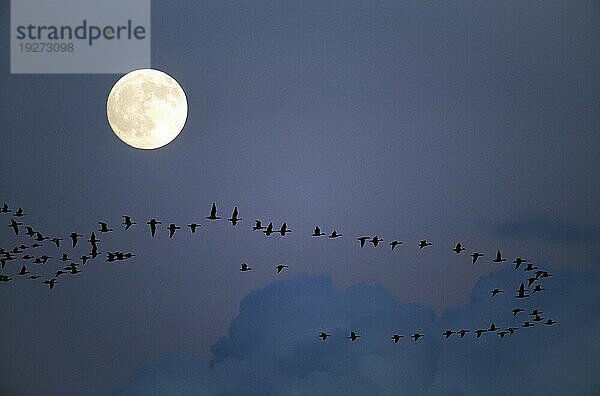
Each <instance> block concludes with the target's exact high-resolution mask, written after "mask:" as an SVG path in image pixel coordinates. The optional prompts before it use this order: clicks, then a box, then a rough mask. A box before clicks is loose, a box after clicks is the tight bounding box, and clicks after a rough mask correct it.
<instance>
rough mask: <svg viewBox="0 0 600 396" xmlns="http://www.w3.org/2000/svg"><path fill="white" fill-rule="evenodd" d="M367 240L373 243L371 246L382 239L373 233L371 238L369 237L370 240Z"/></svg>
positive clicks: (377, 243)
mask: <svg viewBox="0 0 600 396" xmlns="http://www.w3.org/2000/svg"><path fill="white" fill-rule="evenodd" d="M369 242H371V243H372V244H373V246H375V247H377V245H379V242H383V239H381V238H379V237H378V236H377V235H375V236H374V237H373V238H371V240H370V241H369Z"/></svg>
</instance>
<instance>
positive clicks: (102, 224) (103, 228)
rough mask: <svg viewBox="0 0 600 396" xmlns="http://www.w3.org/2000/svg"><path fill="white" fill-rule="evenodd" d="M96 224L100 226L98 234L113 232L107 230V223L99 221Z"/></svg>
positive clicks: (109, 229) (110, 229)
mask: <svg viewBox="0 0 600 396" xmlns="http://www.w3.org/2000/svg"><path fill="white" fill-rule="evenodd" d="M98 224H100V229H99V230H98V231H100V232H111V231H114V230H113V229H112V228H108V224H107V223H104V222H102V221H99V222H98Z"/></svg>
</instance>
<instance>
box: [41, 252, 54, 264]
mask: <svg viewBox="0 0 600 396" xmlns="http://www.w3.org/2000/svg"><path fill="white" fill-rule="evenodd" d="M51 258H52V257H51V256H46V255H45V254H43V255H41V256H40V257H39V259H40V261H41V263H42V264H46V263H47V262H48V260H50V259H51Z"/></svg>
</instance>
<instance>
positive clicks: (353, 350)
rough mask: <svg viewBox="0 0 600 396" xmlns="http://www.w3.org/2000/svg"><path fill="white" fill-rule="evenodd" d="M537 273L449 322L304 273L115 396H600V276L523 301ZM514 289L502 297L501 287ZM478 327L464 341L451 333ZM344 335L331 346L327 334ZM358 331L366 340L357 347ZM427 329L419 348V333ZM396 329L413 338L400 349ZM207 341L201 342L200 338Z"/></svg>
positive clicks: (515, 277) (507, 274) (482, 285)
mask: <svg viewBox="0 0 600 396" xmlns="http://www.w3.org/2000/svg"><path fill="white" fill-rule="evenodd" d="M524 277H525V273H523V272H521V271H515V270H513V269H512V268H511V267H510V266H506V267H505V268H503V269H502V270H500V271H499V272H497V273H494V274H490V275H488V276H486V277H484V278H481V279H480V280H479V282H478V283H477V284H476V286H475V287H474V289H473V292H472V298H471V301H470V302H469V303H468V304H466V305H463V306H459V307H453V308H449V309H447V310H446V311H445V312H444V313H443V314H442V315H441V317H436V316H435V314H434V312H433V311H432V310H431V309H430V308H428V307H424V306H420V305H416V304H405V303H402V302H401V301H399V300H398V299H397V298H395V297H394V296H393V295H392V294H391V293H389V292H388V291H387V290H386V289H384V288H383V287H381V286H377V285H370V284H359V285H355V286H353V287H350V288H348V289H346V290H339V289H337V288H336V287H335V286H334V285H333V283H332V281H331V279H330V278H329V277H328V276H300V277H298V278H294V279H288V280H283V281H280V282H276V283H274V284H271V285H269V286H267V287H265V288H264V289H261V290H257V291H255V292H253V293H251V294H250V295H249V296H248V297H247V298H246V299H245V300H244V301H243V302H242V303H241V305H240V311H239V315H238V316H237V317H236V318H235V320H234V321H233V322H232V323H231V326H230V329H229V333H228V335H227V336H225V337H223V338H222V339H221V340H219V341H218V342H217V343H216V344H215V345H214V346H213V348H212V351H213V355H214V357H213V359H212V360H210V361H209V360H206V359H202V358H197V357H192V356H186V355H182V354H173V353H171V354H167V355H165V356H164V357H163V358H161V359H160V360H159V361H158V362H153V363H149V364H146V365H143V366H140V367H138V369H137V370H135V372H134V373H133V374H132V375H131V377H130V379H129V381H128V382H127V383H126V384H123V385H122V386H120V387H118V388H116V389H115V391H114V393H115V394H128V395H130V394H190V395H191V394H214V395H229V394H250V395H252V394H261V395H270V394H286V395H287V394H291V395H294V394H298V395H300V394H303V395H304V394H315V395H319V394H323V395H325V394H350V395H351V394H357V395H362V394H367V393H368V394H372V395H391V394H452V395H456V394H464V395H480V394H511V393H516V392H527V393H533V394H594V393H595V392H596V391H597V390H598V389H600V380H599V379H598V377H597V375H596V373H595V371H596V370H595V368H597V367H598V365H599V364H600V338H598V336H597V334H598V331H599V330H600V320H599V319H598V318H597V317H596V313H597V312H600V310H599V309H600V298H599V297H600V291H599V289H598V288H597V287H596V285H597V283H598V281H599V280H600V271H599V270H596V269H588V270H585V271H580V272H578V271H574V270H564V271H561V272H560V273H557V274H556V276H555V277H552V278H548V279H547V280H545V282H544V287H546V288H547V289H548V290H547V291H546V292H545V293H540V294H537V293H536V294H534V295H533V296H532V297H530V298H529V299H526V300H517V299H515V298H514V297H513V296H514V289H516V288H517V287H518V285H519V284H520V282H521V281H522V279H523V278H524ZM494 287H500V288H502V289H504V290H505V292H504V293H502V294H500V295H499V296H497V297H494V299H492V298H491V297H490V295H489V290H491V289H492V288H494ZM519 304H522V305H521V307H522V308H524V309H525V310H526V311H528V310H531V309H533V308H538V309H541V310H542V311H544V316H545V317H548V318H550V317H551V318H552V319H554V320H557V321H558V322H559V323H558V324H557V325H555V326H552V327H550V326H546V325H543V324H536V326H535V327H534V328H531V329H524V328H520V329H519V330H518V331H517V333H516V334H515V335H512V336H510V335H509V336H506V337H505V338H503V339H501V338H500V337H499V336H498V335H496V334H491V333H489V334H484V336H482V337H481V338H480V339H476V338H475V337H474V335H473V334H472V332H473V330H474V329H477V328H487V327H489V325H490V322H492V321H493V322H495V323H496V324H497V325H498V326H500V327H503V328H505V327H508V326H512V325H516V326H515V327H519V326H518V325H519V324H520V323H522V321H523V320H525V317H526V316H527V313H528V312H524V313H521V314H519V315H520V317H519V316H518V317H516V318H514V317H513V316H512V313H511V310H512V308H514V307H515V306H517V305H519ZM448 328H451V329H454V330H456V329H460V328H468V329H470V330H471V333H470V334H468V335H467V336H465V338H463V339H461V338H459V337H457V336H455V335H454V336H452V337H451V338H449V339H447V340H446V339H444V338H443V337H442V335H441V333H442V332H443V331H444V330H446V329H448ZM321 330H324V331H327V332H329V333H331V334H333V336H332V337H331V338H329V339H328V340H327V341H325V342H323V341H321V340H320V339H318V338H317V335H318V333H319V332H320V331H321ZM351 330H354V331H356V332H357V333H358V334H360V335H361V336H362V337H361V338H360V339H359V340H357V341H356V342H354V343H352V342H350V341H349V340H347V339H346V338H345V337H346V336H347V335H348V334H349V332H350V331H351ZM414 332H421V333H423V334H425V337H424V338H422V339H421V340H419V341H418V342H414V341H412V340H410V339H409V338H408V336H409V335H410V334H412V333H414ZM394 333H399V334H403V335H404V336H405V338H404V339H403V340H401V341H400V342H399V343H398V344H394V343H392V341H391V340H390V337H391V335H392V334H394ZM198 336H201V334H199V335H198Z"/></svg>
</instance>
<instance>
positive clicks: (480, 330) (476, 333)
mask: <svg viewBox="0 0 600 396" xmlns="http://www.w3.org/2000/svg"><path fill="white" fill-rule="evenodd" d="M483 333H487V330H483V329H478V330H475V336H476V337H477V338H479V337H481V335H482V334H483Z"/></svg>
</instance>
